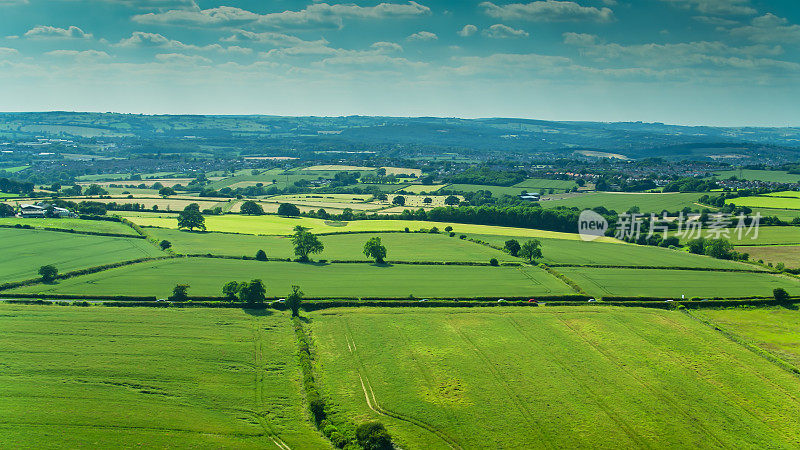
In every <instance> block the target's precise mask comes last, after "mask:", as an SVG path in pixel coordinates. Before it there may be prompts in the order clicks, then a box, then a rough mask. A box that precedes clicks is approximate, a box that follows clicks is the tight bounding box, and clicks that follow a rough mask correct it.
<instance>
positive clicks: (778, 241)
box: [670, 226, 800, 245]
mask: <svg viewBox="0 0 800 450" xmlns="http://www.w3.org/2000/svg"><path fill="white" fill-rule="evenodd" d="M728 231H730V233H729V234H727V235H726V234H721V235H720V236H719V237H721V238H723V239H728V240H729V241H730V242H731V243H732V244H734V245H788V244H800V227H793V226H788V227H759V228H758V235H757V236H756V234H755V232H752V233H748V232H747V230H744V231H743V232H742V236H741V238H740V237H739V234H738V233H737V232H735V229H728ZM672 235H675V234H674V233H672V232H671V233H670V236H672ZM679 237H680V238H681V242H686V241H689V240H691V239H688V238H689V236H683V237H681V236H679ZM701 237H715V236H714V235H708V233H707V232H705V231H704V232H703V233H702V234H701ZM754 237H755V238H756V239H753V238H754ZM692 238H694V237H692Z"/></svg>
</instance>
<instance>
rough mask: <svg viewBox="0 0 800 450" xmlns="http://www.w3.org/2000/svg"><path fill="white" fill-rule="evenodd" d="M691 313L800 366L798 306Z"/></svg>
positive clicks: (799, 318)
mask: <svg viewBox="0 0 800 450" xmlns="http://www.w3.org/2000/svg"><path fill="white" fill-rule="evenodd" d="M693 313H694V314H697V315H699V316H700V317H703V318H705V319H707V320H710V321H711V322H712V323H714V324H717V325H719V326H720V327H722V328H723V329H724V330H725V331H728V332H730V333H733V334H735V335H737V336H738V337H740V338H744V339H745V340H746V341H748V342H751V343H754V344H756V345H758V346H759V347H761V348H764V349H766V350H768V351H769V352H771V353H773V354H774V355H777V356H778V357H779V358H781V359H782V360H784V361H786V362H788V363H789V364H792V365H793V366H794V367H796V368H800V333H798V332H797V330H798V329H800V312H798V311H797V309H786V308H781V307H775V308H758V309H755V308H752V309H744V308H729V309H707V310H698V311H696V312H693Z"/></svg>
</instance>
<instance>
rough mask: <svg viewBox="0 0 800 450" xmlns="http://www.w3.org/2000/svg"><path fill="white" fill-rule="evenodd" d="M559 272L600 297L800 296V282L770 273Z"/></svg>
mask: <svg viewBox="0 0 800 450" xmlns="http://www.w3.org/2000/svg"><path fill="white" fill-rule="evenodd" d="M557 270H558V271H559V272H561V273H562V274H564V275H565V276H566V277H567V278H569V279H571V280H572V281H574V282H575V283H577V284H578V285H579V286H580V287H582V288H583V290H585V291H586V292H587V293H588V294H589V295H595V296H600V297H603V296H626V297H627V296H652V297H667V298H675V299H680V298H681V295H685V296H686V298H692V297H705V298H709V297H723V298H725V297H747V296H765V297H766V296H772V290H773V289H775V288H783V289H786V291H787V292H789V293H790V295H800V283H798V282H797V279H793V278H789V277H788V276H781V275H773V274H770V273H738V272H709V271H693V270H664V269H605V268H587V267H559V268H557Z"/></svg>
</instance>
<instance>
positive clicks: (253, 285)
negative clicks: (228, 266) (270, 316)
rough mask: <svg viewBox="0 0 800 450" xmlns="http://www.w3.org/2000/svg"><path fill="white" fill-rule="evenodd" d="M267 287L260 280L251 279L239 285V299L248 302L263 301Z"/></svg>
mask: <svg viewBox="0 0 800 450" xmlns="http://www.w3.org/2000/svg"><path fill="white" fill-rule="evenodd" d="M266 294H267V288H266V286H264V282H263V281H261V280H251V281H250V282H249V283H247V282H244V283H241V284H240V285H239V299H240V300H242V301H243V302H247V303H250V304H253V303H264V300H265V298H266Z"/></svg>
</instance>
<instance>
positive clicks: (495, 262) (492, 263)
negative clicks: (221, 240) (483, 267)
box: [489, 258, 500, 267]
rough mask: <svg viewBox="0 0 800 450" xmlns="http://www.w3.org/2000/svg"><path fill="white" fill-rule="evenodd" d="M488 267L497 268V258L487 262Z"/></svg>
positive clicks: (498, 262)
mask: <svg viewBox="0 0 800 450" xmlns="http://www.w3.org/2000/svg"><path fill="white" fill-rule="evenodd" d="M489 265H490V266H495V267H497V266H499V265H500V261H498V260H497V258H492V259H490V260H489Z"/></svg>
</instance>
